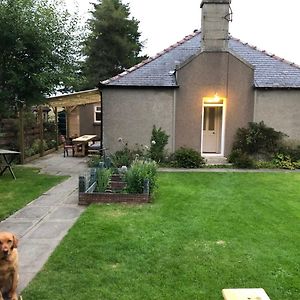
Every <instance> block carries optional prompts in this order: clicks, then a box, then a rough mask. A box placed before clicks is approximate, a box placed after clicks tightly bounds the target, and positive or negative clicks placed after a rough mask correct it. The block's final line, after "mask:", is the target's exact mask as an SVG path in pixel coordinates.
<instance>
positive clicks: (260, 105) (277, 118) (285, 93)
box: [254, 90, 300, 141]
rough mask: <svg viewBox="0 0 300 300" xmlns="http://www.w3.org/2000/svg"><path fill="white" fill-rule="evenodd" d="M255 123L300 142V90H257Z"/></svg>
mask: <svg viewBox="0 0 300 300" xmlns="http://www.w3.org/2000/svg"><path fill="white" fill-rule="evenodd" d="M255 94H256V96H255V110H254V121H255V122H260V121H262V120H263V121H264V122H265V123H266V124H267V125H268V126H270V127H273V128H274V129H276V130H279V131H282V132H284V133H285V134H287V135H288V136H289V138H290V139H293V140H299V141H300V90H257V91H256V93H255Z"/></svg>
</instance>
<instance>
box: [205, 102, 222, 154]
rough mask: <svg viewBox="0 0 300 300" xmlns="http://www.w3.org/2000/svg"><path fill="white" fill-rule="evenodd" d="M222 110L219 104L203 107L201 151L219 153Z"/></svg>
mask: <svg viewBox="0 0 300 300" xmlns="http://www.w3.org/2000/svg"><path fill="white" fill-rule="evenodd" d="M222 111H223V108H222V107H219V106H205V107H204V111H203V149H202V152H203V153H221V138H222Z"/></svg>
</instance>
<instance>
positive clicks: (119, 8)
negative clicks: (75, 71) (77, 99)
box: [84, 0, 145, 88]
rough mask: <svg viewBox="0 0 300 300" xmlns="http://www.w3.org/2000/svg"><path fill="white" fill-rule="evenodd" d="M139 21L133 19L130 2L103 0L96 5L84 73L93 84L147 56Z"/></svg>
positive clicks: (90, 83)
mask: <svg viewBox="0 0 300 300" xmlns="http://www.w3.org/2000/svg"><path fill="white" fill-rule="evenodd" d="M138 26H139V21H137V20H136V19H135V18H133V17H132V18H130V9H129V6H128V4H122V2H121V0H99V3H97V4H94V11H93V12H92V18H91V19H90V20H89V30H90V34H89V35H88V37H87V39H86V41H85V55H86V57H87V58H86V63H85V66H84V72H85V74H86V77H87V80H88V85H89V87H90V88H91V87H95V86H96V85H97V84H98V83H99V82H100V81H101V80H104V79H107V78H110V77H112V76H115V75H117V74H118V73H121V72H123V71H124V70H125V69H128V68H130V67H132V66H133V65H135V64H137V63H139V62H140V61H141V60H143V59H144V58H145V57H140V56H139V53H140V52H141V50H142V48H143V44H142V42H140V35H141V34H140V33H139V31H138Z"/></svg>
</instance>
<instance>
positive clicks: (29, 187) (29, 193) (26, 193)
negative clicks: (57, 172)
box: [0, 166, 67, 220]
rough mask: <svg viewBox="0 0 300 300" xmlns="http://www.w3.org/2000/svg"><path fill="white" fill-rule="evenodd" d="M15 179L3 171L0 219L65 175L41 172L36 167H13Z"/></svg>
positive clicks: (40, 193)
mask: <svg viewBox="0 0 300 300" xmlns="http://www.w3.org/2000/svg"><path fill="white" fill-rule="evenodd" d="M14 173H15V175H16V177H17V180H12V177H11V174H10V173H9V172H5V173H4V174H3V175H2V176H1V180H0V220H3V219H4V218H6V217H8V216H9V215H11V214H12V213H14V212H15V211H17V210H18V209H20V208H22V207H24V206H25V205H26V204H28V203H30V202H31V201H32V200H34V199H36V198H37V197H39V196H40V195H42V194H43V193H44V192H46V191H47V190H49V189H50V188H51V187H53V186H55V185H56V184H58V183H60V182H62V181H63V180H64V179H66V178H67V177H66V176H52V175H47V174H41V173H40V172H39V170H38V169H31V168H27V167H26V168H23V167H19V166H15V167H14Z"/></svg>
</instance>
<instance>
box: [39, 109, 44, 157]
mask: <svg viewBox="0 0 300 300" xmlns="http://www.w3.org/2000/svg"><path fill="white" fill-rule="evenodd" d="M38 122H39V131H40V156H43V155H44V126H43V108H42V106H41V105H39V106H38Z"/></svg>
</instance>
